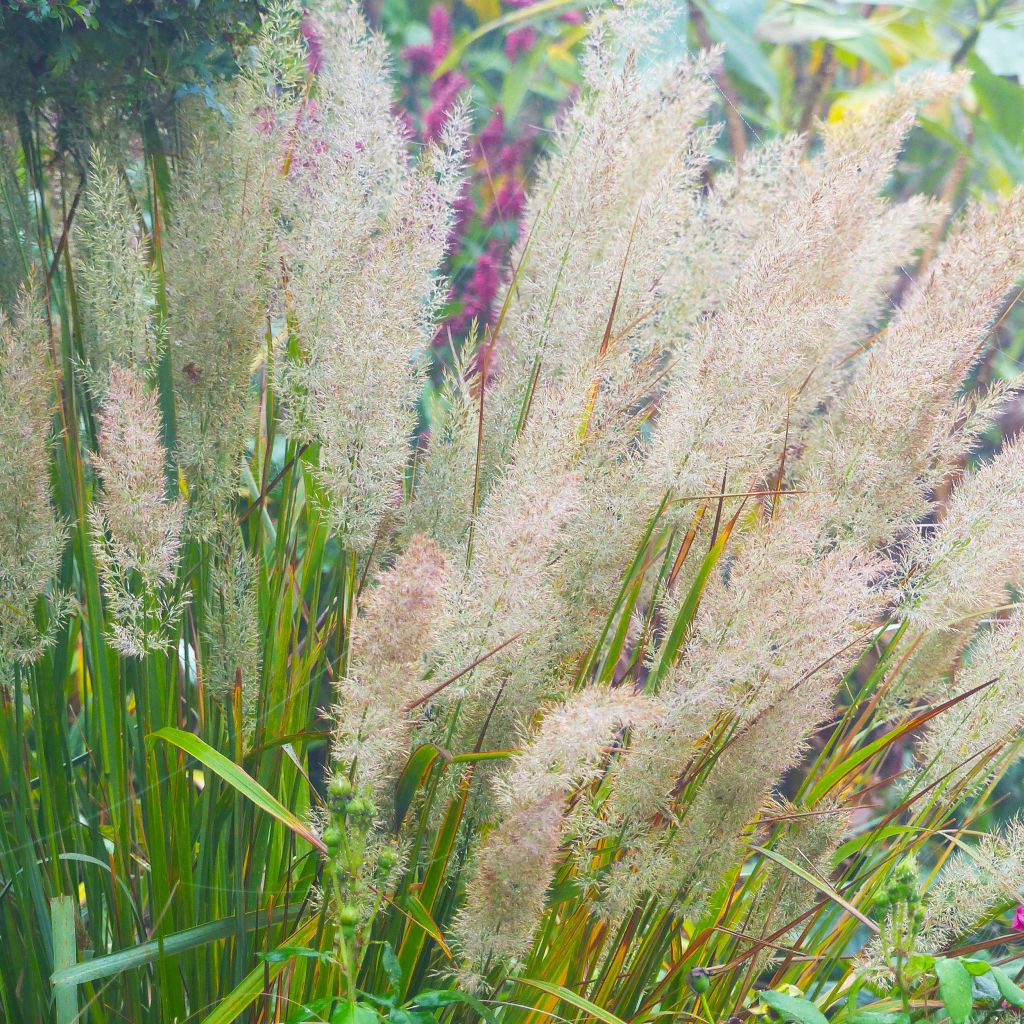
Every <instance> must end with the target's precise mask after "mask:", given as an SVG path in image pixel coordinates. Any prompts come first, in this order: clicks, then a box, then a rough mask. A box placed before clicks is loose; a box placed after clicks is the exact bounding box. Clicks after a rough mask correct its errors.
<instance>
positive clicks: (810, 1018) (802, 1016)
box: [761, 992, 828, 1024]
mask: <svg viewBox="0 0 1024 1024" xmlns="http://www.w3.org/2000/svg"><path fill="white" fill-rule="evenodd" d="M761 1000H762V1002H764V1003H766V1004H767V1005H768V1006H770V1007H771V1008H772V1009H773V1010H774V1011H775V1012H776V1013H777V1014H778V1015H779V1016H780V1017H781V1018H782V1019H783V1020H788V1021H793V1022H794V1024H828V1018H827V1017H826V1016H825V1014H823V1013H822V1012H821V1010H819V1009H818V1008H817V1006H815V1005H814V1003H812V1002H811V1001H810V999H804V997H803V996H788V995H786V993H785V992H762V993H761Z"/></svg>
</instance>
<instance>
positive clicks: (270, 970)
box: [154, 908, 362, 1024]
mask: <svg viewBox="0 0 1024 1024" xmlns="http://www.w3.org/2000/svg"><path fill="white" fill-rule="evenodd" d="M282 909H287V908H282ZM317 923H318V921H317V918H315V917H311V918H310V919H309V920H308V921H307V922H306V923H305V924H304V925H302V927H301V928H299V929H297V930H296V931H294V932H292V934H291V935H290V936H289V937H288V939H289V942H290V943H292V944H293V945H294V946H298V947H301V946H302V945H303V944H304V943H306V942H308V941H309V940H310V939H311V938H312V937H313V936H314V935H315V934H316V928H317ZM154 945H155V943H154ZM290 962H291V961H290V960H282V961H281V962H280V963H277V964H260V965H259V966H258V967H256V968H254V969H253V970H251V971H250V972H249V973H248V974H247V975H246V976H245V977H244V978H243V979H242V980H241V981H240V982H239V983H238V984H237V985H236V986H235V987H234V988H233V989H232V990H231V991H230V992H229V993H228V995H227V996H226V997H225V998H224V999H223V1000H221V1002H220V1003H218V1004H217V1008H216V1009H215V1010H214V1011H213V1013H211V1014H210V1016H209V1017H207V1018H206V1019H205V1020H204V1021H203V1024H233V1022H234V1020H235V1018H236V1017H238V1016H240V1015H241V1013H242V1011H243V1010H244V1009H246V1007H248V1006H249V1005H250V1004H251V1003H252V1002H253V1001H254V1000H255V999H257V998H258V997H259V996H260V995H261V994H262V992H263V986H264V985H265V984H267V985H269V984H271V983H272V982H273V981H274V980H275V979H276V978H277V977H278V976H279V975H280V974H281V973H282V972H283V971H284V969H285V967H286V966H287V965H288V964H289V963H290ZM360 1024H362V1022H360Z"/></svg>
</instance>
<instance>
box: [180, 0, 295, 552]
mask: <svg viewBox="0 0 1024 1024" xmlns="http://www.w3.org/2000/svg"><path fill="white" fill-rule="evenodd" d="M272 14H273V16H272V17H268V19H267V20H266V22H265V26H264V34H263V36H262V37H261V40H260V45H259V47H258V48H257V51H256V57H255V60H254V63H253V65H252V67H251V68H250V69H248V70H247V72H246V73H244V74H243V75H241V76H240V78H239V80H238V82H237V84H236V86H235V88H234V91H233V92H232V93H231V94H230V95H229V96H227V97H226V98H225V99H226V102H225V109H226V110H227V112H228V115H229V117H230V121H229V122H228V123H227V124H225V123H223V120H220V121H219V122H218V123H217V124H216V125H214V126H213V127H212V129H211V126H210V125H209V123H208V122H209V119H210V118H211V117H214V116H218V117H220V116H221V115H215V114H213V113H212V112H210V111H198V110H194V111H193V114H194V117H195V119H196V120H197V121H198V122H199V129H200V131H199V133H198V134H197V137H196V139H195V141H194V143H193V145H192V148H191V151H190V152H189V153H188V154H187V158H186V160H185V161H184V166H183V167H182V168H181V170H180V171H179V173H178V175H177V177H176V180H175V186H174V193H173V196H172V198H171V203H170V209H171V217H170V222H169V223H168V225H167V227H166V232H165V238H164V264H165V268H166V279H167V292H168V307H169V322H170V325H169V344H170V350H171V357H172V363H173V367H174V380H175V397H176V416H177V437H178V449H177V451H176V452H175V455H176V458H177V461H178V464H179V466H180V468H181V470H182V473H183V474H184V476H185V479H186V482H187V483H188V486H189V499H190V505H191V513H192V514H191V519H190V525H191V528H192V529H193V530H194V531H196V532H197V533H200V534H203V533H208V532H210V531H212V530H213V529H214V528H215V526H216V523H217V521H218V511H219V509H220V508H221V507H222V506H223V504H224V502H225V501H226V500H228V499H229V498H230V497H231V496H232V495H233V494H234V493H235V492H236V491H237V488H238V482H239V473H240V459H241V456H242V453H243V451H244V448H245V444H246V440H247V438H248V437H249V436H250V434H251V429H250V428H251V427H252V426H253V423H254V416H253V404H252V402H251V401H250V395H249V390H250V384H251V379H252V374H253V369H254V362H255V360H256V358H257V356H258V354H259V352H260V349H261V336H262V340H263V346H264V347H265V345H266V336H267V335H268V332H269V329H270V328H269V324H268V321H267V319H266V310H267V300H268V297H269V287H270V266H269V260H270V236H271V229H272V225H273V223H274V213H275V206H276V201H277V195H278V192H279V190H280V187H281V180H282V174H281V162H282V161H283V159H284V157H283V156H282V154H283V153H284V151H285V147H286V142H287V139H288V138H289V137H290V133H291V132H292V131H294V130H296V129H295V128H294V127H293V126H294V117H295V115H294V108H295V104H296V96H297V82H296V81H295V80H294V76H295V75H296V74H298V71H297V69H296V68H295V66H294V65H295V63H296V59H297V57H296V55H295V54H293V53H292V49H291V46H290V45H289V40H290V39H292V38H294V39H298V38H299V33H298V23H299V13H298V11H297V9H294V8H292V7H289V6H287V5H284V6H280V5H274V6H273V7H272ZM204 122H205V123H204ZM204 128H205V130H203V129H204Z"/></svg>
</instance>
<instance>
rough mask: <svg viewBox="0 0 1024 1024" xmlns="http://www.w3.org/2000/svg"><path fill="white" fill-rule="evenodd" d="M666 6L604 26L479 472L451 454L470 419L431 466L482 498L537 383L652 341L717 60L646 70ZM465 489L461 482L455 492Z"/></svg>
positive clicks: (543, 192) (624, 361) (612, 365)
mask: <svg viewBox="0 0 1024 1024" xmlns="http://www.w3.org/2000/svg"><path fill="white" fill-rule="evenodd" d="M664 7H665V5H664V4H657V3H654V4H650V3H647V4H645V3H637V4H634V5H631V6H630V9H629V11H628V12H627V11H626V10H625V9H624V10H623V11H621V12H618V14H617V15H616V16H615V17H611V18H599V19H596V20H595V21H594V23H593V25H592V28H593V31H592V32H591V35H590V39H589V41H588V57H587V62H586V63H587V70H586V72H585V83H584V88H583V91H582V93H581V95H580V97H579V98H578V99H577V101H576V102H575V103H574V104H573V106H572V108H571V109H570V111H569V112H568V114H567V115H566V117H565V120H564V121H563V122H562V123H561V124H560V125H559V127H558V129H557V131H556V135H555V138H554V140H553V144H552V155H551V156H550V157H549V158H548V159H547V160H546V161H545V162H544V164H543V166H542V167H541V169H540V171H539V174H538V180H537V182H536V184H535V186H534V188H533V189H532V190H531V198H530V199H529V202H528V204H527V208H526V211H525V213H524V218H523V223H524V225H526V227H525V229H524V232H523V237H522V238H521V240H520V242H519V244H518V246H517V248H516V250H515V251H514V253H513V256H512V260H511V273H512V275H513V285H512V292H511V294H510V295H509V298H508V304H507V308H506V309H505V310H503V313H502V315H501V316H500V317H499V333H500V337H499V338H497V339H491V338H488V339H486V345H485V349H486V353H487V354H486V369H487V377H488V381H489V380H490V377H491V376H492V374H493V376H494V377H495V380H494V382H493V387H491V388H490V389H489V390H488V393H487V396H486V421H487V430H486V433H485V435H484V451H483V452H482V460H481V462H482V464H481V468H480V471H479V472H478V473H476V474H475V479H474V466H473V462H472V460H464V459H463V460H461V462H459V461H456V459H457V456H455V457H453V454H452V452H453V451H455V452H462V451H466V450H473V448H474V446H475V434H474V430H475V426H474V423H473V421H472V419H471V418H470V417H468V416H467V417H463V429H462V430H461V431H458V432H456V433H455V434H454V436H452V437H451V438H449V439H447V440H444V441H442V440H440V439H438V440H436V441H435V443H434V445H432V450H431V451H430V452H429V453H428V455H427V457H426V459H425V460H424V464H423V467H422V469H421V473H422V474H424V475H430V474H432V473H434V472H437V473H441V472H445V471H446V470H447V469H448V467H450V466H451V465H452V464H453V463H454V464H456V465H459V464H461V466H462V473H463V475H464V477H468V480H469V481H471V482H472V487H473V488H474V489H476V490H479V492H480V493H481V494H486V493H487V492H488V491H489V489H490V487H491V486H492V485H494V484H496V482H497V481H498V480H499V479H500V477H501V473H502V469H503V467H504V465H505V464H506V463H507V461H508V459H509V457H510V453H511V450H512V448H513V446H514V444H515V440H516V437H517V435H518V433H519V431H520V430H521V429H522V425H523V422H524V420H525V414H526V412H527V410H528V409H529V407H530V404H531V399H532V394H533V392H534V390H535V389H536V388H537V387H538V386H539V385H543V384H547V383H557V382H558V381H559V380H561V379H562V378H563V377H564V376H565V375H567V374H573V373H577V372H579V370H580V367H581V366H582V364H583V363H584V362H585V361H587V360H588V359H591V358H593V357H594V356H596V355H597V354H598V352H599V351H600V352H602V353H604V355H605V356H606V361H605V368H604V371H603V372H604V375H605V376H606V377H609V378H611V379H613V380H614V379H617V378H618V376H619V375H620V374H621V373H622V372H624V371H626V370H627V369H628V367H629V365H630V361H631V356H632V355H633V354H634V352H635V351H637V350H638V349H639V350H642V349H643V347H644V343H643V341H642V337H643V333H644V332H643V329H642V328H643V324H644V322H645V321H646V320H648V319H649V318H650V317H651V316H652V315H653V314H654V313H655V311H656V309H657V307H658V305H659V302H660V298H661V296H660V282H661V276H662V274H663V271H664V268H665V261H666V254H667V252H668V251H669V243H670V242H671V241H672V240H673V238H674V237H675V235H676V233H677V231H678V222H679V218H680V216H681V214H682V212H683V211H684V209H685V207H686V205H687V203H688V201H689V197H690V196H691V194H692V192H693V190H694V189H695V187H696V186H697V185H698V184H699V179H700V174H701V171H702V169H703V167H704V166H705V164H706V161H707V150H708V148H709V146H710V143H711V141H712V138H713V133H712V132H710V131H709V130H707V129H704V128H702V127H701V126H700V123H701V121H702V119H703V117H704V115H705V113H706V111H707V109H708V107H709V105H710V102H711V96H712V93H713V88H714V86H713V82H712V80H711V77H710V74H709V72H710V70H711V69H712V68H713V67H714V66H715V63H716V61H717V59H718V57H717V55H702V56H700V57H697V58H696V59H694V60H692V61H688V62H686V63H685V64H684V65H683V66H682V67H679V68H675V69H672V71H670V72H669V71H665V70H662V72H661V73H651V69H650V68H648V69H646V70H644V69H641V67H640V63H639V62H640V60H641V58H640V54H641V53H642V52H643V51H641V50H638V49H636V47H637V46H638V45H639V44H641V43H647V42H650V41H651V39H652V37H653V34H652V28H653V27H654V26H656V25H657V24H659V22H660V20H661V18H662V17H663V15H664V10H663V8H664ZM649 52H652V51H649ZM652 81H654V83H655V84H654V85H652V84H651V83H652ZM435 464H436V470H435ZM449 475H450V473H449ZM468 487H469V484H467V483H466V482H465V481H464V482H463V484H462V485H461V487H460V488H459V490H460V491H465V490H466V489H468Z"/></svg>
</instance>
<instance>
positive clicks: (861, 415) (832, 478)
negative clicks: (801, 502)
mask: <svg viewBox="0 0 1024 1024" xmlns="http://www.w3.org/2000/svg"><path fill="white" fill-rule="evenodd" d="M1022 253H1024V190H1022V189H1018V190H1017V191H1016V192H1014V193H1013V194H1012V195H1010V196H1009V197H1007V198H1006V199H1003V200H1001V201H999V202H998V203H997V204H995V206H994V207H992V208H987V207H985V206H983V205H982V204H980V203H977V202H976V203H973V204H972V205H971V207H970V209H969V210H968V211H967V213H966V214H964V215H963V216H962V217H960V218H959V219H958V221H957V223H956V225H955V226H954V229H953V231H952V232H951V234H950V236H949V238H948V239H947V240H946V242H945V244H944V246H943V247H942V251H941V253H940V255H939V257H938V258H937V259H936V260H935V261H934V262H933V263H932V264H931V265H930V266H929V267H928V268H927V269H926V270H925V272H924V276H923V277H922V279H921V280H920V281H918V283H917V284H916V285H915V286H914V288H913V289H912V290H911V293H910V295H909V296H908V297H907V299H906V301H905V302H904V304H903V305H902V306H901V307H900V309H899V310H898V311H897V312H896V313H895V314H894V316H893V318H892V320H891V321H890V322H889V323H888V324H887V325H886V328H885V330H884V332H883V333H882V335H881V337H880V338H879V339H878V340H877V341H876V342H875V343H874V344H873V345H872V346H871V347H870V349H869V350H868V352H867V355H866V357H865V361H864V363H863V365H862V366H861V367H860V368H859V370H858V372H857V374H856V375H855V377H854V378H853V379H852V381H851V382H850V385H849V387H848V388H847V389H846V390H845V391H844V392H843V394H842V395H841V396H840V398H839V399H838V400H837V402H836V405H835V408H834V409H833V410H832V412H831V414H830V417H829V421H828V425H827V436H826V437H825V438H823V440H822V444H821V447H820V448H819V449H818V450H817V451H816V452H815V453H814V456H813V458H812V459H811V460H810V461H811V466H812V469H811V472H810V473H809V474H808V477H807V480H808V483H809V485H810V486H813V487H822V488H824V489H826V490H828V491H829V492H830V493H834V494H836V496H837V499H838V500H839V501H840V504H841V506H842V512H841V518H840V520H839V524H838V525H840V526H841V527H842V528H844V529H846V530H849V531H851V532H852V533H854V534H856V535H857V536H861V537H863V538H864V539H865V540H866V541H867V542H869V543H874V542H879V541H884V540H886V539H888V538H889V537H891V536H892V535H893V534H895V533H896V532H897V531H898V530H899V529H900V528H901V527H904V526H907V525H910V524H911V523H913V522H915V521H916V520H917V519H919V518H920V517H921V516H922V515H923V514H924V513H925V512H926V511H927V510H928V494H929V492H930V491H931V489H932V488H933V487H934V486H935V485H936V484H937V483H938V482H939V481H940V480H942V478H943V477H944V476H945V475H946V474H947V473H948V472H949V470H950V468H951V466H952V464H953V462H954V460H955V458H956V457H957V456H958V455H960V454H961V453H962V452H964V451H965V450H967V449H968V448H969V447H970V446H971V444H972V441H973V439H974V438H975V437H976V436H977V435H978V433H980V431H981V430H983V429H985V427H987V426H988V424H989V423H990V422H991V415H992V411H993V410H992V407H991V406H989V407H988V408H982V409H979V410H974V412H975V415H969V413H970V412H972V410H970V409H969V408H965V407H964V404H963V403H962V402H959V401H958V400H957V395H958V393H959V391H960V388H961V386H962V385H963V383H964V380H965V378H966V376H967V374H968V372H969V370H970V369H971V367H972V366H973V365H974V364H975V363H976V361H977V359H978V356H979V353H980V351H981V349H982V347H983V345H984V342H985V331H986V330H987V328H988V327H989V326H990V325H991V323H992V321H993V319H994V318H995V316H996V315H997V313H998V312H999V309H1000V305H1001V303H1002V302H1003V299H1004V297H1005V295H1006V293H1007V292H1008V290H1009V288H1010V286H1011V285H1012V284H1013V282H1014V280H1015V279H1016V278H1017V276H1018V275H1019V274H1020V272H1021V269H1022V266H1024V262H1022V261H1024V257H1022Z"/></svg>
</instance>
